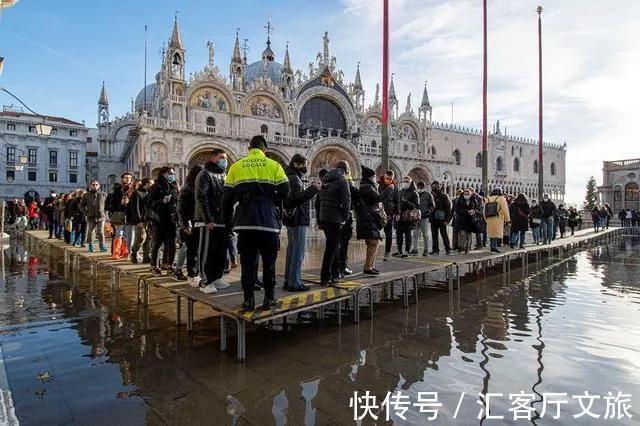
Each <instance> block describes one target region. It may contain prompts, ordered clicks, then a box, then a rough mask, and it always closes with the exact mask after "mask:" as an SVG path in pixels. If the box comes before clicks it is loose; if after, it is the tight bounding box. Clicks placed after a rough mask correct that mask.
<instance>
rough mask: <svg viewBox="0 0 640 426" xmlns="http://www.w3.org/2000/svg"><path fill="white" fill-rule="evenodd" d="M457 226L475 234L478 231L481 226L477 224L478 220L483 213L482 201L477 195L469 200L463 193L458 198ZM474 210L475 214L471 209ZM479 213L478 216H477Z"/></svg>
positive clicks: (461, 229)
mask: <svg viewBox="0 0 640 426" xmlns="http://www.w3.org/2000/svg"><path fill="white" fill-rule="evenodd" d="M455 204H456V207H455V213H456V216H457V217H456V226H457V228H458V230H460V231H465V232H469V233H472V234H475V233H476V232H478V230H479V228H478V226H477V223H478V222H477V221H478V219H476V217H477V218H479V217H480V215H481V214H482V213H481V211H480V203H479V202H478V199H477V198H476V197H471V198H469V200H465V198H464V196H463V195H461V196H460V197H458V198H457V199H456V203H455ZM472 210H473V211H474V214H473V215H472V214H471V211H472ZM476 215H477V216H476Z"/></svg>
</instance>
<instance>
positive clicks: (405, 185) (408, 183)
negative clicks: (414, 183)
mask: <svg viewBox="0 0 640 426" xmlns="http://www.w3.org/2000/svg"><path fill="white" fill-rule="evenodd" d="M410 186H411V182H402V187H403V188H404V189H409V187H410Z"/></svg>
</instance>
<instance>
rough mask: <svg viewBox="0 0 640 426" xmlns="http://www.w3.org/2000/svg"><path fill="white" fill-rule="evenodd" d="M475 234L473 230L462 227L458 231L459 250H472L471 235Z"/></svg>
mask: <svg viewBox="0 0 640 426" xmlns="http://www.w3.org/2000/svg"><path fill="white" fill-rule="evenodd" d="M472 235H474V234H473V233H471V232H468V231H465V230H464V229H461V230H460V231H459V233H458V251H464V252H465V253H466V252H468V251H469V250H471V238H472V237H471V236H472Z"/></svg>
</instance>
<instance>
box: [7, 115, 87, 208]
mask: <svg viewBox="0 0 640 426" xmlns="http://www.w3.org/2000/svg"><path fill="white" fill-rule="evenodd" d="M45 118H46V123H47V124H48V125H51V126H53V130H52V132H51V135H50V136H47V137H44V136H40V135H38V133H37V131H36V125H37V124H40V123H42V118H41V117H39V116H36V115H33V114H26V113H24V112H22V111H20V110H15V109H10V108H4V109H3V111H2V112H0V135H1V136H2V138H0V144H1V145H2V154H3V155H2V156H0V158H1V162H0V168H1V169H2V170H1V171H0V199H2V200H9V199H13V198H18V199H19V198H25V199H27V200H31V199H40V198H41V199H44V197H47V196H48V195H49V192H50V191H51V190H55V191H57V192H58V193H59V194H60V193H68V192H71V191H74V190H76V189H78V188H85V187H86V186H87V183H86V172H85V151H86V144H87V131H88V129H87V128H86V127H85V125H84V124H82V123H77V122H75V121H72V120H69V119H66V118H62V117H51V116H45ZM21 157H26V158H25V159H26V163H24V164H22V163H21V161H20V158H21ZM16 164H19V165H20V166H21V168H22V170H16ZM19 168H20V167H19Z"/></svg>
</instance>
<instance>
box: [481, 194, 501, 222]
mask: <svg viewBox="0 0 640 426" xmlns="http://www.w3.org/2000/svg"><path fill="white" fill-rule="evenodd" d="M498 198H500V197H498ZM498 198H496V200H495V201H489V202H488V203H487V204H485V206H484V216H485V217H496V216H498V210H499V204H498Z"/></svg>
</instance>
